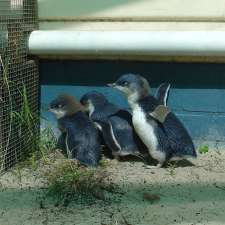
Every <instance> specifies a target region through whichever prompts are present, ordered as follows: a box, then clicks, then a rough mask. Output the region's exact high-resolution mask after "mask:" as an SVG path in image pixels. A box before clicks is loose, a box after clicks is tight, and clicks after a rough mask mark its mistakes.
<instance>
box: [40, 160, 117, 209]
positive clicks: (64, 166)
mask: <svg viewBox="0 0 225 225" xmlns="http://www.w3.org/2000/svg"><path fill="white" fill-rule="evenodd" d="M108 177H109V176H108V174H106V172H105V171H104V170H103V169H102V168H100V167H99V168H87V167H84V166H81V165H79V164H78V163H77V162H76V161H75V160H67V159H64V160H60V161H59V162H58V163H55V164H53V165H52V166H51V168H49V169H48V170H47V171H45V172H44V174H43V178H45V179H46V180H47V196H51V197H54V198H56V199H57V202H58V204H61V205H63V206H67V205H68V204H69V203H70V202H71V201H73V200H82V201H84V202H85V201H89V202H90V201H92V200H96V199H99V200H104V201H105V200H107V198H106V195H107V193H109V192H114V190H115V186H114V185H113V184H112V183H110V182H109V180H108V179H107V178H108Z"/></svg>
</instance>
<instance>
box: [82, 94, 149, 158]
mask: <svg viewBox="0 0 225 225" xmlns="http://www.w3.org/2000/svg"><path fill="white" fill-rule="evenodd" d="M80 102H81V104H82V105H83V106H84V107H85V109H86V111H87V112H88V114H89V117H90V118H91V119H92V120H93V121H94V122H95V124H96V127H98V129H99V130H100V131H101V133H102V136H103V139H104V141H105V144H106V145H107V147H108V148H109V149H110V150H111V151H112V155H113V156H114V157H115V158H117V159H119V157H120V156H127V155H135V156H137V157H140V158H141V159H144V158H145V156H144V155H142V154H141V152H140V151H139V148H141V150H143V148H145V149H146V147H145V146H144V144H143V143H142V142H141V140H140V138H139V137H138V136H137V134H136V133H135V131H134V129H133V125H132V116H131V114H130V113H129V112H128V111H126V110H123V109H120V108H119V107H117V106H116V105H114V104H112V103H111V102H109V101H108V100H107V99H106V97H105V96H104V95H103V94H101V93H99V92H97V91H91V92H88V93H86V94H85V95H83V96H82V98H81V99H80ZM146 150H147V149H146ZM146 152H147V151H146ZM146 157H147V156H146Z"/></svg>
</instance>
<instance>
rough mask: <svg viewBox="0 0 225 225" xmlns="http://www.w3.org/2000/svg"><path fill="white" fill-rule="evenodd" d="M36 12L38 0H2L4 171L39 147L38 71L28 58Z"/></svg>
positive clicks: (0, 166) (0, 157)
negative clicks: (29, 39) (29, 42)
mask: <svg viewBox="0 0 225 225" xmlns="http://www.w3.org/2000/svg"><path fill="white" fill-rule="evenodd" d="M35 12H36V0H0V172H2V171H4V170H6V169H8V168H10V167H12V166H13V165H15V163H16V162H18V161H19V160H21V159H22V158H23V156H25V155H27V154H28V153H29V152H31V151H33V150H34V148H35V147H36V141H37V132H38V129H37V121H38V89H39V87H38V70H37V65H36V62H35V61H34V60H29V59H28V57H27V39H28V35H29V33H30V32H31V31H32V30H34V29H36V28H37V27H36V25H37V24H36V21H37V20H36V13H35Z"/></svg>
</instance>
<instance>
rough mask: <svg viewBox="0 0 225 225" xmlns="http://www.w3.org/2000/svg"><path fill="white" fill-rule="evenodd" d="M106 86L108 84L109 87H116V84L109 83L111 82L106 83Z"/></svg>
mask: <svg viewBox="0 0 225 225" xmlns="http://www.w3.org/2000/svg"><path fill="white" fill-rule="evenodd" d="M107 86H109V87H116V84H115V83H111V84H107Z"/></svg>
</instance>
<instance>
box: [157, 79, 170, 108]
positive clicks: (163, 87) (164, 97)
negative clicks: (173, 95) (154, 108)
mask: <svg viewBox="0 0 225 225" xmlns="http://www.w3.org/2000/svg"><path fill="white" fill-rule="evenodd" d="M169 91H170V84H169V83H162V84H160V86H159V87H158V89H157V91H156V94H155V98H156V99H158V101H159V102H160V104H162V105H164V106H167V101H168V97H169Z"/></svg>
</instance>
